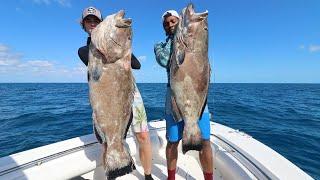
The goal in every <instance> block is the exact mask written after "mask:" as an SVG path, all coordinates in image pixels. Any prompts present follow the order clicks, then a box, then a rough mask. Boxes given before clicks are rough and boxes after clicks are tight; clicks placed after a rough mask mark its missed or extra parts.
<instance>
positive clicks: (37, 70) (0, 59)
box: [0, 44, 87, 82]
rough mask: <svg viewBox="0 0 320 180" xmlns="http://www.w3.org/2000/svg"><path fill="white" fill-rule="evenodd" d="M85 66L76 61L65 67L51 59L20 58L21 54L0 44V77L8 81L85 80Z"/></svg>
mask: <svg viewBox="0 0 320 180" xmlns="http://www.w3.org/2000/svg"><path fill="white" fill-rule="evenodd" d="M86 71H87V70H86V67H85V66H84V65H82V64H80V63H78V64H77V65H76V66H75V67H65V66H64V65H63V64H59V63H55V62H54V61H51V60H27V61H25V60H22V55H21V54H19V53H15V52H11V50H10V48H9V47H8V46H5V45H3V44H0V79H1V80H2V81H9V82H15V81H18V82H25V81H27V82H52V81H55V82H65V81H69V82H85V81H86V77H87V76H86Z"/></svg>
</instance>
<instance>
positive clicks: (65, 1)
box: [33, 0, 71, 7]
mask: <svg viewBox="0 0 320 180" xmlns="http://www.w3.org/2000/svg"><path fill="white" fill-rule="evenodd" d="M33 2H35V3H37V4H45V5H50V4H51V3H58V4H60V5H61V6H63V7H71V2H70V0H33Z"/></svg>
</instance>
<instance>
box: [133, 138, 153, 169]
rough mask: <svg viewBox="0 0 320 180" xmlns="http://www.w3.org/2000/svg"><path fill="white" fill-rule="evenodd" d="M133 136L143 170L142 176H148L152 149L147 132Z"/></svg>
mask: <svg viewBox="0 0 320 180" xmlns="http://www.w3.org/2000/svg"><path fill="white" fill-rule="evenodd" d="M135 135H136V138H137V140H138V143H139V156H140V162H141V164H142V167H143V169H144V174H145V175H150V174H151V164H152V162H151V161H152V149H151V148H152V147H151V142H150V136H149V132H139V133H135Z"/></svg>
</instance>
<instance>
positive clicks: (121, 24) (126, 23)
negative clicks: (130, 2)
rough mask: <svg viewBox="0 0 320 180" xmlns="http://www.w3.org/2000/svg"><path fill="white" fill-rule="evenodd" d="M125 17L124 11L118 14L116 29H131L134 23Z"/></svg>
mask: <svg viewBox="0 0 320 180" xmlns="http://www.w3.org/2000/svg"><path fill="white" fill-rule="evenodd" d="M124 16H125V12H124V10H120V11H119V12H118V13H117V14H116V20H117V21H116V27H118V28H128V27H131V23H132V19H131V18H127V19H125V18H124Z"/></svg>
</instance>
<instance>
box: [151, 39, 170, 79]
mask: <svg viewBox="0 0 320 180" xmlns="http://www.w3.org/2000/svg"><path fill="white" fill-rule="evenodd" d="M172 39H173V38H172V37H170V36H169V37H168V38H167V39H166V41H165V42H159V43H157V44H155V46H154V54H155V56H156V60H157V62H158V64H159V65H160V66H161V67H164V68H166V70H167V78H168V85H169V83H170V73H169V69H170V67H169V64H170V56H171V53H172V41H173V40H172Z"/></svg>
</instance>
